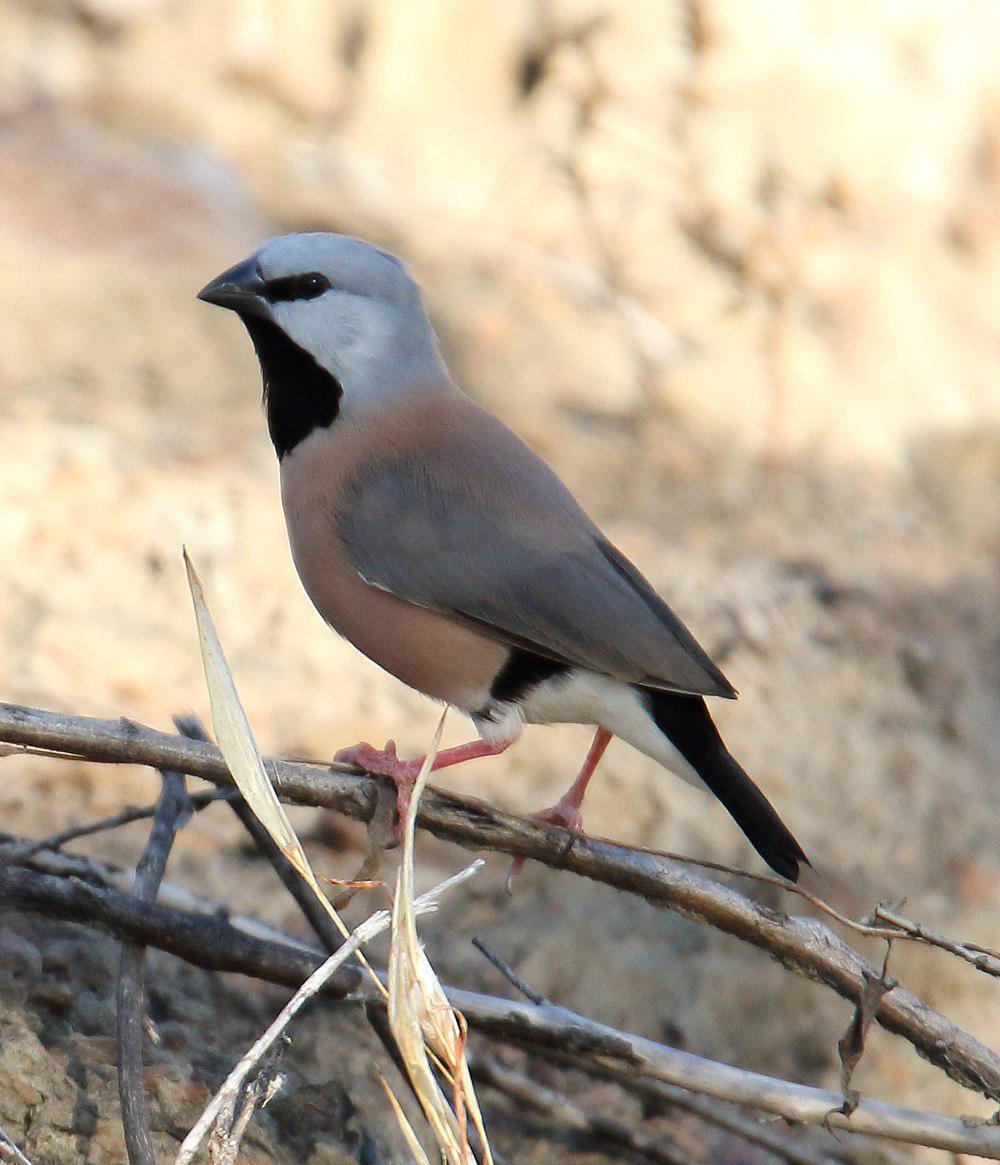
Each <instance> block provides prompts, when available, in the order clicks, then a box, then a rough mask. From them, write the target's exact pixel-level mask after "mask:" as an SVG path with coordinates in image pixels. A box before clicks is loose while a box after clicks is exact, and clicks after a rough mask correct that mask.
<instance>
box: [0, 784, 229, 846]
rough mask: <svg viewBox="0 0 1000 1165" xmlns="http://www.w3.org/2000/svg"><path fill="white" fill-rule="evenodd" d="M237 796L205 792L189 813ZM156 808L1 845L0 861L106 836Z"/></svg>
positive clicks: (130, 809) (145, 817) (130, 810)
mask: <svg viewBox="0 0 1000 1165" xmlns="http://www.w3.org/2000/svg"><path fill="white" fill-rule="evenodd" d="M239 796H240V791H239V789H226V788H222V789H207V790H205V791H204V792H202V793H195V794H194V795H193V796H191V797H190V798H189V800H190V803H191V810H192V812H194V813H200V812H201V810H202V809H205V808H207V807H208V806H209V805H214V804H215V803H216V801H235V800H236V798H237V797H239ZM156 808H157V806H156V805H141V806H129V807H128V808H126V809H123V810H122V811H121V812H120V813H112V814H111V815H110V816H108V817H102V818H100V820H98V821H90V822H88V823H87V824H86V825H75V826H73V827H72V828H70V829H64V830H62V832H61V833H52V834H49V836H48V837H43V838H40V839H39V840H38V841H19V842H17V843H16V844H14V843H9V842H8V843H5V844H4V845H0V861H2V862H23V861H24V860H25V859H26V858H31V857H34V856H35V854H37V853H41V851H42V850H60V849H62V847H63V846H64V845H66V843H67V842H70V841H77V840H78V839H79V838H81V837H92V836H93V835H94V834H95V833H107V832H108V831H109V830H112V829H118V828H119V827H120V826H122V825H131V824H132V822H133V821H146V820H148V819H149V818H150V817H153V816H155V814H156Z"/></svg>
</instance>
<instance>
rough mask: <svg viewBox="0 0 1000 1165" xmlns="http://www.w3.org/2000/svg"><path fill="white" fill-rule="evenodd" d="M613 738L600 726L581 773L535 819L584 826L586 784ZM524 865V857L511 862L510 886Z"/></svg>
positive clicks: (574, 827) (570, 827)
mask: <svg viewBox="0 0 1000 1165" xmlns="http://www.w3.org/2000/svg"><path fill="white" fill-rule="evenodd" d="M611 739H612V733H610V732H608V730H607V729H606V728H598V730H597V732H596V733H595V734H594V739H593V741H592V742H591V745H590V748H589V750H588V751H587V759H586V760H585V761H584V762H583V768H581V769H580V773H579V776H578V777H577V778H576V780H575V781H574V782H573V784H572V785H570V787H569V788H568V789H567V790H566V792H565V793H563V795H562V796H561V797H560V798H559V800H558V801H557V802H556V803H555V804H554V805H553V806H551V808H549V809H542V810H541V812H539V813H532V814H531V816H532V817H533V818H534V819H535V820H536V821H541V822H544V823H545V824H547V825H561V826H563V828H565V829H568V830H569V831H570V832H571V833H579V832H580V830H581V829H583V817H582V815H581V813H580V808H581V806H582V805H583V798H584V796H585V794H586V792H587V786H588V785H589V784H590V778H591V777H592V776H593V775H594V773H595V772H596V770H597V766H598V765H599V764H600V763H601V757H603V756H604V753H605V752H606V751H607V747H608V745H609V744H610V743H611ZM523 868H524V858H515V859H514V861H513V862H512V863H511V867H510V874H509V876H508V878H507V886H508V888H509V887H510V886H511V884H512V879H513V878H514V876H515V875H516V874H519V873H520V872H521V870H522V869H523Z"/></svg>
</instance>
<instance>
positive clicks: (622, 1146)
mask: <svg viewBox="0 0 1000 1165" xmlns="http://www.w3.org/2000/svg"><path fill="white" fill-rule="evenodd" d="M470 1067H471V1069H472V1075H473V1076H474V1077H475V1079H476V1080H479V1081H481V1082H482V1083H484V1084H488V1085H490V1087H491V1088H494V1089H496V1090H497V1092H500V1093H502V1094H503V1095H505V1096H509V1097H510V1098H511V1099H512V1100H513V1101H515V1103H516V1104H517V1105H518V1106H520V1107H523V1108H527V1109H529V1110H533V1111H535V1112H538V1113H541V1114H542V1115H543V1116H546V1117H549V1118H550V1119H551V1120H553V1121H555V1122H556V1123H557V1124H559V1125H562V1126H563V1127H565V1128H567V1129H571V1130H572V1131H573V1132H575V1133H578V1134H581V1135H582V1136H584V1137H586V1138H587V1139H588V1140H593V1141H595V1142H597V1143H599V1144H601V1145H605V1146H608V1147H610V1148H611V1149H612V1150H613V1151H614V1153H615V1160H619V1161H620V1160H623V1159H627V1158H631V1159H632V1160H638V1161H655V1162H659V1163H661V1165H697V1163H696V1162H694V1161H693V1160H692V1159H691V1158H690V1157H689V1156H688V1155H687V1154H686V1153H682V1152H681V1150H680V1149H679V1148H678V1147H677V1146H675V1145H672V1144H671V1143H670V1141H669V1140H668V1138H667V1137H665V1136H662V1135H661V1136H647V1135H645V1134H643V1133H639V1132H636V1131H635V1130H634V1129H630V1128H629V1127H628V1126H627V1125H623V1124H622V1123H621V1122H620V1121H616V1120H612V1119H610V1118H608V1117H604V1116H600V1115H598V1114H596V1113H589V1112H587V1111H586V1110H585V1109H583V1108H581V1107H580V1105H578V1104H576V1103H575V1101H572V1100H570V1099H569V1097H568V1096H566V1095H564V1094H563V1093H561V1092H556V1091H555V1090H554V1089H552V1088H546V1087H545V1085H544V1084H540V1083H539V1082H538V1081H537V1080H533V1079H532V1078H531V1077H530V1076H526V1075H525V1074H524V1073H523V1072H518V1071H516V1070H515V1069H514V1068H508V1067H507V1065H506V1064H502V1063H501V1062H500V1061H499V1060H498V1059H496V1057H495V1056H485V1055H483V1054H482V1053H479V1054H477V1055H476V1056H475V1058H474V1059H473V1060H472V1062H471V1064H470Z"/></svg>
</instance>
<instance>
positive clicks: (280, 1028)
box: [174, 858, 483, 1165]
mask: <svg viewBox="0 0 1000 1165" xmlns="http://www.w3.org/2000/svg"><path fill="white" fill-rule="evenodd" d="M482 865H483V861H482V859H481V858H480V859H478V860H477V861H474V862H473V863H472V865H470V866H466V868H465V869H464V870H460V871H459V872H458V873H457V874H453V875H452V876H451V877H450V878H447V879H446V880H445V881H443V882H442V883H441V884H440V885H439V886H435V887H434V889H433V890H430V891H428V893H426V894H422V895H421V896H420V897H419V898H418V899H417V900H416V902H415V903H414V910H415V913H419V914H422V913H424V912H427V911H431V910H435V909H436V908H437V899H438V897H439V896H440V895H441V894H443V893H444V892H445V891H446V890H450V889H451V887H452V886H455V885H457V884H458V883H459V882H464V881H465V879H466V878H470V877H471V876H472V875H473V874H474V873H475V872H476V871H477V870H478V869H480V867H481V866H482ZM389 924H390V919H389V912H388V911H387V910H380V911H379V912H378V913H377V914H373V915H372V916H371V917H370V918H368V919H366V920H365V921H364V922H363V923H362V924H361V925H360V926H359V927H358V928H357V929H356V930H355V931H354V932H353V933H352V934H351V935H350V936H349V937H348V939H347V941H346V942H345V943H344V945H343V946H342V947H341V948H340V949H339V950H338V951H335V952H334V954H332V955H331V956H330V957H329V958H328V959H326V960H325V961H324V962H323V963H321V964H320V966H319V967H317V968H316V970H315V971H313V972H312V974H311V975H310V976H309V978H308V979H306V981H305V982H304V983H303V984H302V985H301V986H300V987H299V989H298V990H297V991H296V992H295V994H294V995H293V996H292V998H291V999H290V1000H289V1001H288V1002H287V1003H286V1004H285V1006H284V1007H283V1008H282V1009H281V1011H280V1012H279V1013H278V1015H277V1017H276V1018H275V1020H274V1022H273V1023H272V1024H271V1025H270V1026H269V1027H268V1029H267V1030H266V1031H265V1032H264V1033H263V1035H261V1036H260V1037H259V1038H258V1039H257V1040H256V1041H255V1042H254V1044H253V1046H252V1047H251V1048H250V1049H249V1050H248V1051H247V1053H246V1055H245V1056H243V1058H242V1059H241V1060H240V1061H239V1063H238V1064H237V1065H236V1067H235V1068H233V1070H232V1071H231V1072H230V1073H229V1075H228V1076H227V1077H226V1080H225V1082H224V1083H223V1085H222V1087H221V1088H220V1089H219V1091H218V1092H217V1093H216V1094H215V1096H214V1097H212V1099H211V1100H210V1101H209V1103H208V1104H207V1105H206V1107H205V1111H204V1112H203V1113H202V1114H201V1116H200V1117H199V1118H198V1121H197V1123H196V1124H195V1126H194V1128H193V1129H192V1130H191V1131H190V1132H189V1133H188V1135H187V1136H186V1137H185V1138H184V1143H183V1144H182V1145H181V1147H180V1151H179V1152H178V1154H177V1159H176V1161H175V1163H174V1165H188V1163H189V1162H190V1161H192V1160H193V1159H194V1155H195V1153H196V1152H197V1150H198V1146H199V1145H200V1144H201V1142H202V1140H203V1139H204V1137H205V1136H206V1134H207V1133H208V1131H209V1129H211V1128H212V1126H213V1124H214V1123H215V1120H216V1118H217V1117H218V1115H219V1113H220V1112H221V1111H222V1109H223V1107H224V1106H225V1105H227V1104H228V1103H230V1101H231V1098H232V1097H234V1096H237V1095H239V1093H240V1091H241V1089H242V1088H243V1086H244V1083H245V1081H246V1079H247V1077H248V1076H249V1075H250V1073H251V1072H252V1071H253V1070H254V1069H255V1068H256V1066H257V1065H258V1064H259V1063H260V1061H261V1059H262V1058H263V1057H264V1056H265V1055H266V1053H267V1052H268V1050H269V1049H270V1048H271V1046H272V1045H273V1044H274V1042H275V1040H277V1039H278V1038H279V1037H280V1036H281V1035H282V1034H283V1032H284V1030H285V1028H286V1027H287V1026H288V1024H289V1022H290V1021H291V1019H292V1017H293V1016H294V1015H295V1014H296V1012H297V1011H299V1010H300V1008H301V1007H302V1006H303V1005H304V1004H305V1003H307V1002H308V1001H309V1000H310V999H311V998H312V997H313V996H314V995H315V994H316V993H317V992H319V991H321V990H322V988H323V986H324V984H325V983H326V982H327V980H328V979H329V978H330V977H331V976H332V975H333V973H334V972H335V971H336V970H337V969H338V967H340V966H342V965H343V964H344V963H346V962H347V960H348V959H350V957H351V956H352V955H353V954H355V952H356V951H358V949H359V948H360V947H362V946H363V945H364V944H365V943H366V942H370V941H371V940H372V939H373V938H374V937H375V936H376V935H378V934H381V933H382V931H384V930H386V929H387V928H388V926H389Z"/></svg>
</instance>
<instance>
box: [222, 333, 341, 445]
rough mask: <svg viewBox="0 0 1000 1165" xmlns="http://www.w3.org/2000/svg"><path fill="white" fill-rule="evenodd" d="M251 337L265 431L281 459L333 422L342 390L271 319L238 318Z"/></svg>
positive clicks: (335, 381) (328, 374)
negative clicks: (261, 379) (261, 383)
mask: <svg viewBox="0 0 1000 1165" xmlns="http://www.w3.org/2000/svg"><path fill="white" fill-rule="evenodd" d="M240 318H241V319H242V320H243V323H244V324H245V326H246V329H247V331H248V332H249V333H250V339H251V340H252V341H253V346H254V349H255V350H256V352H257V359H258V360H259V361H260V369H261V373H262V374H263V377H264V405H265V407H266V409H267V428H268V431H269V432H270V434H271V441H272V443H273V444H274V448H275V451H276V452H277V454H278V460H279V461H280V460H281V459H282V458H283V457H284V456H285V454H286V453H290V452H291V451H292V450H293V449H294V448H295V446H296V445H298V443H299V442H300V441H302V440H304V439H305V438H306V437H308V436H309V434H310V433H311V432H312V431H313V429H327V428H329V427H330V425H332V424H333V422H334V421H335V420H336V419H337V413H338V412H339V411H340V398H341V397H342V396H343V395H344V390H343V388H342V387H341V384H340V382H339V381H338V380H337V378H336V377H335V376H334V375H333V373H331V372H329V371H328V370H327V369H326V368H324V367H323V366H322V365H320V364H318V363H317V362H316V360H315V359H314V357H313V356H311V355H310V354H309V353H308V352H307V351H306V350H305V348H300V347H299V345H298V344H296V343H295V342H294V341H293V340H290V339H289V338H288V336H287V335H286V334H285V332H283V331H282V330H281V328H279V327H278V325H277V324H275V323H272V322H271V321H270V320H264V319H261V318H260V317H259V316H251V315H244V316H241V317H240Z"/></svg>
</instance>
